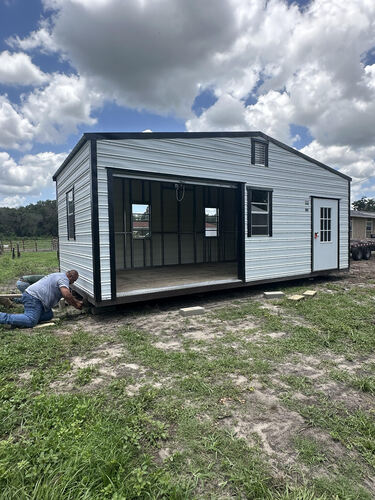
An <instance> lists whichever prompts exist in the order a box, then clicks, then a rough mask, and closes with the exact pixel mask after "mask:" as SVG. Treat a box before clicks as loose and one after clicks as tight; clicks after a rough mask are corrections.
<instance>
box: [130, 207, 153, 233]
mask: <svg viewBox="0 0 375 500" xmlns="http://www.w3.org/2000/svg"><path fill="white" fill-rule="evenodd" d="M150 214H151V206H150V205H148V204H147V205H146V204H143V203H142V204H141V203H133V204H132V236H133V238H134V239H136V240H140V239H145V238H150V237H151V226H150Z"/></svg>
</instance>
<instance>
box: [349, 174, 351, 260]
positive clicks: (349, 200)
mask: <svg viewBox="0 0 375 500" xmlns="http://www.w3.org/2000/svg"><path fill="white" fill-rule="evenodd" d="M350 201H351V190H350V181H348V269H349V268H350V206H351V203H350Z"/></svg>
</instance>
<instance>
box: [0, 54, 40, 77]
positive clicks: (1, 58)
mask: <svg viewBox="0 0 375 500" xmlns="http://www.w3.org/2000/svg"><path fill="white" fill-rule="evenodd" d="M47 79H48V77H47V75H46V74H45V73H43V72H42V71H41V70H40V69H39V68H38V67H37V66H35V64H33V62H32V61H31V58H30V56H28V55H27V54H24V53H22V52H18V53H15V54H11V53H10V52H9V51H7V50H5V51H3V52H1V53H0V83H3V84H5V85H40V84H42V83H44V82H46V80H47Z"/></svg>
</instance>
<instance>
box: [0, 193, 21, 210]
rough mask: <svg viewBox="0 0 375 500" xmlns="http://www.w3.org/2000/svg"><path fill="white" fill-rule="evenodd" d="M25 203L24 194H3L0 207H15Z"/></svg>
mask: <svg viewBox="0 0 375 500" xmlns="http://www.w3.org/2000/svg"><path fill="white" fill-rule="evenodd" d="M25 204H26V198H25V196H20V195H18V194H16V195H14V196H5V198H2V199H1V200H0V207H8V208H17V207H21V206H23V205H25Z"/></svg>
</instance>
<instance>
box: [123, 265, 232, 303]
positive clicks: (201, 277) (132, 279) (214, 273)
mask: <svg viewBox="0 0 375 500" xmlns="http://www.w3.org/2000/svg"><path fill="white" fill-rule="evenodd" d="M232 281H233V282H236V281H238V271H237V263H236V262H221V263H215V264H183V265H180V266H164V267H155V268H150V269H130V270H126V271H117V296H118V297H121V296H125V295H130V294H141V293H147V292H155V291H159V290H168V289H170V290H173V289H176V288H186V287H191V286H196V285H202V284H207V286H209V285H210V284H216V283H220V282H232Z"/></svg>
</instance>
